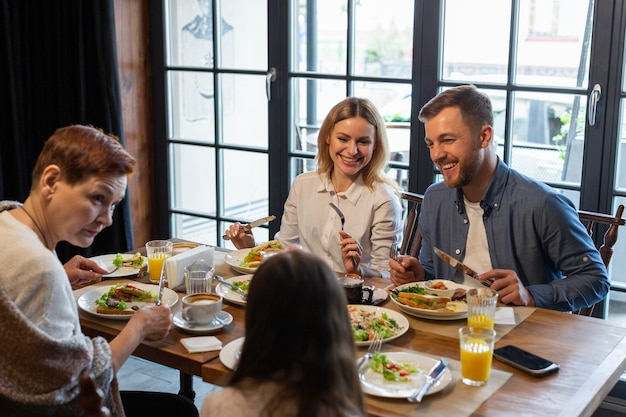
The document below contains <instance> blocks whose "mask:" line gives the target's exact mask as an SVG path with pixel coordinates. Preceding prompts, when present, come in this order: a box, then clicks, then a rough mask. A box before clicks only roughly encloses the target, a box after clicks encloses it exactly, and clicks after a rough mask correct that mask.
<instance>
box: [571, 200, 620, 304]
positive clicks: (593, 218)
mask: <svg viewBox="0 0 626 417" xmlns="http://www.w3.org/2000/svg"><path fill="white" fill-rule="evenodd" d="M623 214H624V205H623V204H620V205H619V206H618V207H617V211H616V212H615V216H611V215H610V214H602V213H594V212H591V211H584V210H579V211H578V217H579V218H580V221H581V222H582V223H583V224H584V225H585V228H586V229H587V233H589V236H591V237H593V231H594V226H595V225H608V226H609V227H608V229H607V230H606V232H604V236H603V239H602V244H601V245H600V247H599V248H598V250H599V251H600V256H601V257H602V261H603V262H604V266H606V269H607V270H608V269H609V262H611V257H612V256H613V246H614V245H615V243H616V242H617V231H618V228H619V227H620V226H624V224H626V220H625V219H623V218H622V215H623ZM593 307H594V306H591V307H585V308H581V309H580V310H579V311H578V314H580V315H584V316H591V314H592V313H593Z"/></svg>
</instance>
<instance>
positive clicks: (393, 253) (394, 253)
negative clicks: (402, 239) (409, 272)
mask: <svg viewBox="0 0 626 417" xmlns="http://www.w3.org/2000/svg"><path fill="white" fill-rule="evenodd" d="M389 257H390V258H391V259H393V260H394V261H396V262H398V263H399V262H400V251H399V250H398V245H397V244H396V243H392V244H391V247H390V248H389Z"/></svg>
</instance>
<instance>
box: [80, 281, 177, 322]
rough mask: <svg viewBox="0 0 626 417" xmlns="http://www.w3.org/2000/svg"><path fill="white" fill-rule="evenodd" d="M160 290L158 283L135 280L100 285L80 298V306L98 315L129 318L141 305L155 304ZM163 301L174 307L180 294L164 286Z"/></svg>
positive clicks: (116, 318) (119, 318) (111, 317)
mask: <svg viewBox="0 0 626 417" xmlns="http://www.w3.org/2000/svg"><path fill="white" fill-rule="evenodd" d="M158 292H159V286H158V285H152V284H142V283H140V282H134V281H133V282H122V283H119V284H116V285H113V286H111V285H99V286H97V287H95V288H93V289H91V290H89V291H87V292H85V293H84V294H83V295H81V296H80V297H79V298H78V307H80V309H81V310H83V311H86V312H87V313H90V314H93V315H95V316H98V317H102V318H106V319H113V320H128V319H129V318H130V317H131V316H132V315H133V314H134V313H135V311H137V310H138V309H140V308H141V307H143V306H146V305H154V304H155V302H156V298H157V293H158ZM161 301H162V302H163V304H165V305H167V306H168V307H170V308H172V306H174V305H175V304H176V303H177V302H178V295H177V294H176V293H175V292H174V291H172V290H170V289H169V288H163V297H162V298H161Z"/></svg>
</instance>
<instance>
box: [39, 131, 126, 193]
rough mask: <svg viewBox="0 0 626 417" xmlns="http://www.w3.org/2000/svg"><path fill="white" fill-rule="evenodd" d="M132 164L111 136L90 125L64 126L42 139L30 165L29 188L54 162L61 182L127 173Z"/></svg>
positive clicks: (117, 141)
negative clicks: (39, 149) (38, 150)
mask: <svg viewBox="0 0 626 417" xmlns="http://www.w3.org/2000/svg"><path fill="white" fill-rule="evenodd" d="M136 163H137V161H136V160H135V158H133V157H132V156H131V155H130V154H129V153H128V152H127V151H126V150H125V149H124V148H123V147H122V145H121V143H120V141H119V139H118V138H117V137H116V136H115V135H112V134H106V133H104V132H103V131H102V130H101V129H97V128H95V127H93V126H83V125H72V126H67V127H63V128H60V129H57V130H56V131H55V132H54V134H53V135H52V136H50V138H49V139H48V140H47V141H46V143H45V145H44V147H43V149H42V151H41V153H40V154H39V157H38V158H37V162H36V163H35V167H34V168H33V185H32V187H35V185H36V184H37V183H38V182H39V179H40V177H41V174H42V173H43V171H44V169H45V168H46V167H47V166H49V165H58V166H59V168H60V169H61V175H62V178H63V181H65V182H66V183H68V184H70V185H75V184H78V183H80V182H82V181H85V180H87V179H88V178H91V177H104V176H109V175H113V176H115V175H120V176H121V175H130V174H132V173H133V170H134V168H135V164H136Z"/></svg>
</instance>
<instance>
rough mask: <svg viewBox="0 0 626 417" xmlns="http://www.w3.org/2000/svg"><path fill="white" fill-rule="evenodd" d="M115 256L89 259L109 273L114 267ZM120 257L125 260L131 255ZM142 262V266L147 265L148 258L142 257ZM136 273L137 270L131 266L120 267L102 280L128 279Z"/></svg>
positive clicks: (100, 256)
mask: <svg viewBox="0 0 626 417" xmlns="http://www.w3.org/2000/svg"><path fill="white" fill-rule="evenodd" d="M116 256H117V254H110V255H99V256H94V257H93V258H90V259H92V260H94V261H96V262H97V263H98V264H99V265H100V266H101V267H103V268H104V269H106V270H107V271H110V270H112V269H115V265H113V259H115V257H116ZM122 256H123V257H124V258H127V257H128V258H130V257H131V256H133V255H131V254H122ZM143 262H144V265H148V258H146V257H145V256H144V257H143ZM138 272H139V268H134V267H132V266H121V267H120V269H118V270H117V271H115V272H113V273H112V274H108V275H105V276H103V277H102V278H103V279H109V278H122V277H130V276H133V275H137V273H138Z"/></svg>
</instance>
